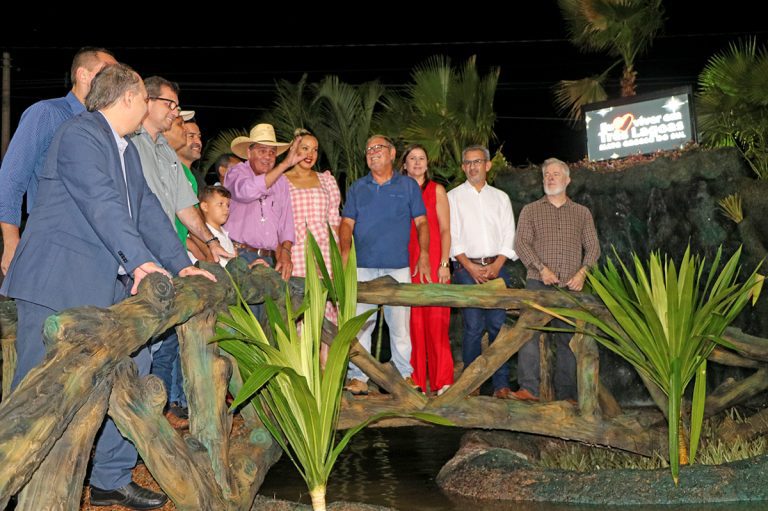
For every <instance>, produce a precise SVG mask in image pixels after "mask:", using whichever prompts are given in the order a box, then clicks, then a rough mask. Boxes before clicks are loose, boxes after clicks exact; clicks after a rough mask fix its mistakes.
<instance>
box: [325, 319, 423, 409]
mask: <svg viewBox="0 0 768 511" xmlns="http://www.w3.org/2000/svg"><path fill="white" fill-rule="evenodd" d="M337 333H338V328H337V327H336V325H334V324H333V323H331V322H330V321H328V320H327V319H326V320H324V321H323V330H322V334H321V335H322V337H321V340H322V341H323V342H324V343H325V344H327V345H329V346H330V345H331V344H333V339H334V337H336V334H337ZM349 355H350V357H349V358H350V361H351V362H354V363H355V364H356V365H357V367H359V368H360V370H361V371H362V372H363V373H365V374H366V375H367V376H368V377H369V378H370V379H371V380H373V381H374V382H375V383H376V385H378V386H379V387H380V388H382V389H384V390H386V391H387V392H388V393H389V394H391V395H392V396H393V397H394V398H395V399H397V400H399V401H401V402H402V403H403V404H404V405H406V406H415V407H419V406H423V405H424V404H425V403H426V401H427V398H426V397H424V396H423V395H422V394H420V393H418V392H416V391H415V390H414V389H412V388H411V387H410V386H408V385H406V383H405V380H404V379H403V377H402V376H401V375H400V373H399V372H398V370H397V369H396V368H395V367H394V366H393V365H392V364H389V363H387V364H382V363H381V362H379V361H378V360H376V359H375V358H373V355H371V354H370V353H368V351H366V350H365V348H363V347H362V346H361V345H360V343H359V342H358V340H357V339H353V340H352V345H351V346H350V348H349Z"/></svg>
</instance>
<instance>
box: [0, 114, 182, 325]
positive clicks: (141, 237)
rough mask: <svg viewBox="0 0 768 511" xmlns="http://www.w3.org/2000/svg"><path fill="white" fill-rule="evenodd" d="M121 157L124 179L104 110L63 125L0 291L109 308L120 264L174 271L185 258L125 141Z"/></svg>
mask: <svg viewBox="0 0 768 511" xmlns="http://www.w3.org/2000/svg"><path fill="white" fill-rule="evenodd" d="M124 158H125V178H124V177H123V171H122V167H121V165H120V153H119V150H118V147H117V143H116V141H115V137H114V135H113V132H112V130H111V128H110V126H109V123H108V122H107V120H106V118H105V117H104V116H103V115H102V114H101V113H99V112H93V113H90V112H85V113H82V114H80V115H78V116H76V117H74V118H73V119H71V120H69V121H67V122H65V123H64V124H62V126H61V127H60V128H59V130H58V131H57V132H56V135H54V138H53V141H52V142H51V146H50V149H49V150H48V156H47V159H46V162H45V166H44V167H43V171H42V174H41V176H40V182H39V189H38V194H37V199H36V202H35V205H34V208H33V209H32V212H31V214H30V216H29V219H28V220H27V225H26V228H25V229H24V234H23V236H22V238H21V241H20V242H19V246H18V248H17V249H16V254H15V255H14V258H13V261H12V263H11V267H10V268H9V270H8V275H7V276H6V278H5V281H4V282H3V286H2V289H0V292H1V293H2V294H5V295H7V296H9V297H11V298H19V299H22V300H26V301H29V302H32V303H36V304H39V305H44V306H46V307H50V308H51V309H54V310H62V309H66V308H70V307H77V306H82V305H95V306H99V307H106V306H109V305H111V304H112V303H113V299H114V294H115V284H116V282H115V281H116V279H117V274H118V268H119V267H120V266H121V265H122V266H123V268H125V270H126V271H127V272H128V273H129V274H131V275H132V274H133V271H134V270H135V269H136V267H138V266H139V265H141V264H143V263H145V262H147V261H153V262H156V263H159V264H161V265H162V266H163V267H165V268H166V269H167V270H169V271H170V272H171V273H174V274H176V273H178V272H179V271H180V270H181V269H182V268H184V267H186V266H189V265H190V261H189V258H188V257H187V253H186V250H185V249H184V248H183V247H182V246H181V243H180V242H179V238H178V237H177V236H176V232H175V230H174V228H173V226H172V225H171V222H170V221H169V220H168V217H167V216H166V215H165V213H164V212H163V209H162V208H161V207H160V203H159V202H158V200H157V197H155V195H154V194H153V193H152V192H151V191H150V189H149V187H148V186H147V183H146V181H145V180H144V175H143V173H142V170H141V163H140V161H139V154H138V152H137V151H136V148H135V147H134V146H133V144H132V143H131V142H130V141H129V142H128V147H127V148H126V150H125V153H124ZM126 180H127V183H128V189H127V190H126ZM129 200H130V214H129V202H128V201H129Z"/></svg>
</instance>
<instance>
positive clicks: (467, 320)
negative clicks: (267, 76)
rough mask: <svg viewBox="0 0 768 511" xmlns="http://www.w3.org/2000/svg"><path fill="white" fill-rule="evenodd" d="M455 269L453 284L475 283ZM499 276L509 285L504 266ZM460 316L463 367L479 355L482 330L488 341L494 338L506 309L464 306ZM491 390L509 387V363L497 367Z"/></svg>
mask: <svg viewBox="0 0 768 511" xmlns="http://www.w3.org/2000/svg"><path fill="white" fill-rule="evenodd" d="M456 267H457V269H456V271H455V272H454V273H453V283H454V284H476V282H475V280H474V279H473V278H472V275H470V274H469V272H468V271H467V270H466V268H464V267H463V266H461V265H460V264H457V265H456ZM499 278H502V279H504V283H505V284H506V285H507V287H509V274H508V273H507V270H506V268H505V267H503V266H502V267H501V270H500V271H499ZM461 317H462V319H463V320H464V338H463V340H462V345H461V355H462V359H463V360H464V368H465V369H466V368H467V367H468V366H469V364H471V363H472V362H474V361H475V359H476V358H477V357H479V356H480V350H481V347H480V341H481V340H482V338H483V331H487V332H488V343H489V344H490V343H492V342H493V341H495V340H496V336H497V335H499V330H501V327H502V326H503V325H504V322H505V321H506V319H507V311H506V310H504V309H475V308H472V307H464V308H462V309H461ZM491 381H492V382H493V390H494V391H496V390H499V389H502V388H504V387H509V364H508V363H507V362H504V363H503V364H502V365H501V367H499V368H498V369H497V370H496V372H495V373H493V377H492V378H491Z"/></svg>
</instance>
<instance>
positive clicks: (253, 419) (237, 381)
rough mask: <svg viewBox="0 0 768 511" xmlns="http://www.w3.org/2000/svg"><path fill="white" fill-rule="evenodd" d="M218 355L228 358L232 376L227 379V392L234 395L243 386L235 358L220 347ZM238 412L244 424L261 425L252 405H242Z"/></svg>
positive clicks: (251, 426)
mask: <svg viewBox="0 0 768 511" xmlns="http://www.w3.org/2000/svg"><path fill="white" fill-rule="evenodd" d="M219 355H221V356H222V357H225V358H226V359H227V360H229V365H230V366H232V377H231V378H230V379H229V387H228V388H229V392H230V394H232V395H233V396H236V395H237V393H238V392H240V389H241V388H243V383H244V382H243V377H242V376H240V371H239V370H238V369H237V360H235V358H234V357H233V356H232V355H230V354H229V353H227V352H226V351H224V350H222V349H220V350H219ZM238 413H239V414H240V416H241V417H242V418H243V421H245V424H246V425H247V426H248V427H249V428H251V429H254V428H257V427H262V426H263V425H262V424H261V420H260V419H259V416H258V415H257V414H256V411H255V410H254V409H253V407H252V406H242V407H240V409H239V410H238Z"/></svg>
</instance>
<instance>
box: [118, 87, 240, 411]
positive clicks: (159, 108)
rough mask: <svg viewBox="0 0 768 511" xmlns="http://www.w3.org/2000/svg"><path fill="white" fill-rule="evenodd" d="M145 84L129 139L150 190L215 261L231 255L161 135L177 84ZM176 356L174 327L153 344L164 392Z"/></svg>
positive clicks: (174, 106) (175, 102)
mask: <svg viewBox="0 0 768 511" xmlns="http://www.w3.org/2000/svg"><path fill="white" fill-rule="evenodd" d="M144 85H145V86H146V88H147V116H146V117H145V118H144V121H143V122H142V125H141V128H139V130H138V131H137V132H136V133H135V134H134V135H133V136H132V137H131V141H132V142H133V143H134V145H135V146H136V149H137V150H138V151H139V158H140V159H141V167H142V170H143V171H144V178H145V179H146V180H147V184H148V185H149V188H150V190H152V192H153V193H154V194H155V195H156V196H157V198H158V200H159V201H160V205H161V206H162V208H163V211H164V212H165V214H166V216H167V217H168V219H169V220H170V221H171V223H172V224H174V227H175V225H176V223H175V220H176V218H178V219H179V220H180V221H181V223H182V224H183V225H184V226H185V227H186V228H187V229H188V230H189V233H190V234H191V235H192V236H196V237H197V238H198V239H200V240H201V241H202V242H203V243H205V245H207V246H208V248H209V249H210V251H211V254H212V255H213V256H214V259H215V260H216V261H217V262H218V259H219V257H232V256H233V255H234V254H230V253H229V252H227V251H226V250H224V249H223V248H222V247H221V245H220V244H219V242H218V239H217V238H216V236H214V235H213V234H212V233H211V231H210V230H209V229H208V227H207V226H206V225H205V222H203V219H202V217H201V216H200V213H199V212H198V211H197V209H196V208H195V205H196V204H197V196H196V194H195V192H194V190H193V189H192V185H191V184H190V182H189V181H188V180H187V177H186V176H185V175H184V170H183V169H182V167H181V164H180V163H179V161H178V156H176V151H174V150H173V148H172V147H171V146H170V145H169V144H168V140H167V139H166V138H165V135H164V133H166V132H168V131H169V130H170V129H171V127H172V125H173V123H174V121H176V119H177V118H178V117H179V115H180V108H179V86H178V85H177V84H176V83H174V82H171V81H169V80H166V79H165V78H162V77H160V76H150V77H149V78H147V79H146V80H144ZM180 243H181V242H180ZM185 248H186V247H185ZM178 356H179V339H178V337H177V335H176V330H175V328H171V329H169V330H168V331H167V332H166V333H165V334H163V335H162V336H160V340H159V341H158V342H156V343H155V344H153V345H152V374H154V375H156V376H157V377H159V378H160V379H161V380H162V381H163V383H164V384H165V390H166V393H170V392H171V391H172V382H173V367H174V364H175V361H176V359H177V358H178ZM169 406H170V403H169Z"/></svg>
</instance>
